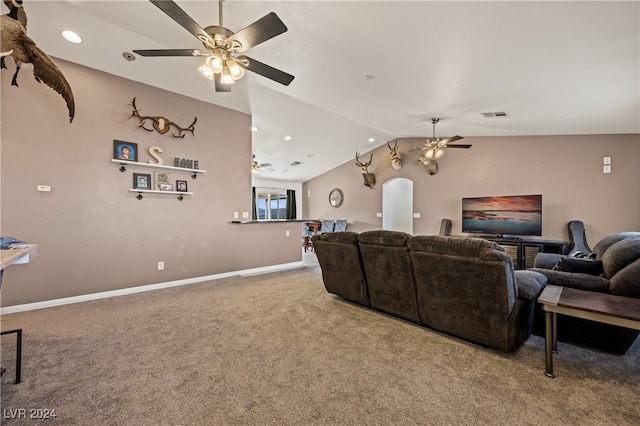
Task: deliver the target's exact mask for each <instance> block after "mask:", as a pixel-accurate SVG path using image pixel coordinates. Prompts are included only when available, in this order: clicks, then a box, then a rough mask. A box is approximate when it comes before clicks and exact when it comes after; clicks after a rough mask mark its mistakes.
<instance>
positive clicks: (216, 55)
mask: <svg viewBox="0 0 640 426" xmlns="http://www.w3.org/2000/svg"><path fill="white" fill-rule="evenodd" d="M207 66H208V67H210V68H211V70H212V71H213V72H214V73H215V72H222V68H224V57H223V55H222V53H220V51H218V50H215V51H214V52H213V53H212V54H211V56H209V57H208V58H207Z"/></svg>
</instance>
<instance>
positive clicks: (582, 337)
mask: <svg viewBox="0 0 640 426" xmlns="http://www.w3.org/2000/svg"><path fill="white" fill-rule="evenodd" d="M593 254H595V259H593V260H586V259H576V258H571V257H568V256H563V255H558V254H550V253H539V254H538V255H537V256H536V259H535V261H534V265H533V266H534V267H533V268H531V270H532V271H536V272H539V273H542V274H544V275H545V276H546V277H547V279H548V284H554V285H559V286H563V287H571V288H577V289H580V290H588V291H595V292H599V293H608V294H615V295H618V296H625V297H633V298H640V232H621V233H618V234H614V235H609V236H606V237H604V238H603V239H602V240H600V241H598V243H597V244H596V245H595V246H594V247H593ZM534 333H535V334H540V335H542V334H544V312H542V309H541V308H540V307H538V308H536V313H535V322H534ZM639 334H640V332H639V331H637V330H633V329H628V328H624V327H617V326H613V325H608V324H601V323H598V322H594V321H589V320H585V319H580V318H572V317H566V316H563V315H559V316H558V339H559V340H561V341H566V342H571V343H576V344H580V345H585V346H589V347H592V348H596V349H600V350H603V351H606V352H610V353H617V354H624V353H625V352H626V351H627V350H628V349H629V347H630V346H631V345H632V344H633V342H634V341H635V340H636V338H637V337H638V335H639Z"/></svg>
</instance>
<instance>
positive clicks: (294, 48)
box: [2, 0, 640, 182]
mask: <svg viewBox="0 0 640 426" xmlns="http://www.w3.org/2000/svg"><path fill="white" fill-rule="evenodd" d="M176 3H177V4H178V5H179V6H180V7H181V8H182V9H183V10H184V11H185V12H187V13H188V14H189V15H190V16H191V17H192V18H193V19H194V20H195V21H196V22H197V23H199V24H200V26H202V27H206V26H209V25H217V24H218V4H217V2H216V1H182V0H177V1H176ZM24 7H25V11H26V13H27V16H28V19H29V24H28V34H29V35H30V36H31V37H32V38H33V39H34V40H35V41H36V43H37V44H38V45H39V46H40V47H41V48H43V49H44V50H45V51H46V52H47V53H48V54H49V55H51V56H53V57H54V58H62V59H65V60H69V61H72V62H75V63H78V64H82V65H85V66H88V67H91V68H95V69H99V70H102V71H105V72H108V73H111V74H115V75H118V76H122V77H125V78H128V79H131V80H135V81H140V82H143V83H146V84H149V85H152V86H156V87H160V88H163V89H166V90H169V91H172V92H177V93H181V94H184V95H186V96H190V97H193V98H196V99H200V100H203V101H206V102H211V103H214V104H219V105H222V106H225V107H228V108H232V109H235V110H238V111H242V112H245V113H248V114H251V115H252V117H253V124H254V126H256V127H257V128H258V129H259V130H258V131H257V132H254V133H253V152H254V153H255V155H256V160H258V161H259V162H260V163H266V162H268V163H271V164H272V165H273V166H272V167H270V168H263V169H262V170H261V171H260V177H263V178H267V179H278V180H287V181H296V182H304V181H306V180H308V179H311V178H313V177H314V176H317V175H319V174H322V173H324V172H326V171H328V170H330V169H332V168H334V167H336V166H337V165H340V164H342V163H344V162H345V161H348V160H351V159H353V158H354V154H355V152H356V150H358V151H360V152H367V151H369V150H371V149H373V148H375V147H378V146H380V145H382V144H384V143H386V142H387V141H389V140H392V139H394V138H397V137H406V136H431V135H432V127H431V124H430V122H429V119H430V118H431V117H439V118H441V121H440V123H438V125H437V127H436V131H437V136H443V137H446V136H452V135H454V134H457V135H462V136H465V137H473V136H506V135H569V134H617V133H634V134H640V2H638V1H621V2H615V1H584V2H580V1H566V2H561V1H529V2H525V1H494V2H484V1H468V2H462V1H442V2H435V1H330V0H325V1H244V0H228V1H225V2H224V26H225V27H227V28H229V29H230V30H232V31H234V32H237V31H238V30H240V29H241V28H244V27H245V26H247V25H249V24H250V23H252V22H254V21H256V20H257V19H259V18H261V17H262V16H264V15H266V14H267V13H269V12H271V11H273V12H275V13H277V14H278V16H279V17H280V19H281V20H282V21H283V22H284V23H285V24H286V25H287V27H288V31H287V32H286V33H284V34H282V35H279V36H277V37H275V38H273V39H271V40H269V41H267V42H265V43H262V44H260V45H258V46H256V47H254V48H252V49H250V51H249V52H247V53H248V54H249V55H250V56H251V57H253V58H255V59H257V60H259V61H261V62H264V63H267V64H269V65H271V66H273V67H276V68H278V69H280V70H283V71H286V72H288V73H290V74H293V75H294V76H295V79H294V81H293V82H292V83H291V84H290V85H289V86H283V85H280V84H278V83H275V82H273V81H270V80H268V79H266V78H264V77H262V76H260V75H256V74H253V73H250V72H247V74H246V75H245V77H244V78H243V79H242V80H240V81H239V82H237V83H236V84H235V85H234V86H233V89H232V92H231V93H216V92H215V91H214V89H213V84H212V82H211V81H210V80H207V79H206V78H204V77H203V76H202V75H201V74H200V73H199V72H198V70H197V68H198V67H199V66H200V65H201V64H202V62H203V59H202V58H191V57H179V58H145V57H136V60H135V61H127V60H125V58H124V57H123V52H132V51H133V50H134V49H170V48H187V49H197V48H201V47H202V44H201V43H200V42H199V41H198V40H197V39H196V38H195V37H194V36H193V35H191V34H190V33H189V32H187V31H186V30H185V29H184V28H182V27H180V26H179V25H178V24H177V23H176V22H174V21H173V20H172V19H171V18H169V17H168V16H167V15H166V14H164V13H163V12H162V11H161V10H160V9H158V8H157V7H156V6H154V5H153V4H152V3H150V2H149V1H145V0H136V1H92V0H68V1H35V0H25V1H24ZM2 10H3V13H6V12H7V9H6V7H4V6H3V9H2ZM64 29H70V30H73V31H75V32H76V33H78V34H79V35H81V36H82V38H83V40H84V41H83V43H82V44H79V45H73V44H70V43H68V42H67V41H65V40H64V39H62V37H60V31H61V30H64ZM364 76H371V77H369V78H364ZM78 107H79V108H81V106H78ZM493 112H506V113H507V117H506V118H486V117H485V116H484V115H483V113H493ZM161 113H162V114H166V115H169V112H166V111H163V112H161ZM159 114H160V112H159ZM285 136H290V137H291V140H289V141H285V140H284V137H285ZM370 138H373V139H375V140H374V141H373V142H369V140H370ZM476 149H477V148H476ZM468 155H473V149H471V150H469V151H468ZM296 161H297V162H300V163H302V164H300V165H298V166H291V163H293V162H296ZM250 162H251V159H247V167H249V165H250Z"/></svg>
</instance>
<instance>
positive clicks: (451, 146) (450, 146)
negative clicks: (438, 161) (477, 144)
mask: <svg viewBox="0 0 640 426" xmlns="http://www.w3.org/2000/svg"><path fill="white" fill-rule="evenodd" d="M472 146H473V145H465V144H458V145H447V148H465V149H467V148H471V147H472Z"/></svg>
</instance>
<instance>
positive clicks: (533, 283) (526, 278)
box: [514, 270, 547, 301]
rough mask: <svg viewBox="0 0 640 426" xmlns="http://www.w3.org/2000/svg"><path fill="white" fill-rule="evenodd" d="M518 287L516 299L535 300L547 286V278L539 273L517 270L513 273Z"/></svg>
mask: <svg viewBox="0 0 640 426" xmlns="http://www.w3.org/2000/svg"><path fill="white" fill-rule="evenodd" d="M514 273H515V276H516V284H517V286H518V298H520V299H524V300H531V301H533V300H537V299H538V296H540V293H541V292H542V289H543V288H544V286H545V285H546V284H547V277H546V276H545V275H544V274H541V273H540V272H535V271H527V270H517V271H515V272H514Z"/></svg>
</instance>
